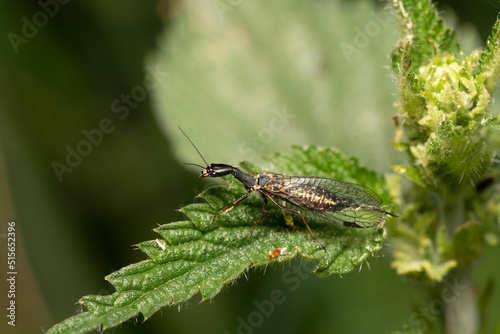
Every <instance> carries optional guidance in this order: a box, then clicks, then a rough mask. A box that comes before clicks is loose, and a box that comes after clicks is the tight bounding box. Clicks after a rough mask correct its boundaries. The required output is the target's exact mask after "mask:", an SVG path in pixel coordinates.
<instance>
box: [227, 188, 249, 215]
mask: <svg viewBox="0 0 500 334" xmlns="http://www.w3.org/2000/svg"><path fill="white" fill-rule="evenodd" d="M248 195H250V192H247V193H246V194H245V195H243V196H241V197H240V198H238V199H237V200H236V201H234V202H233V203H232V204H230V205H228V206H226V207H225V208H224V209H222V210H221V212H228V211H229V210H231V209H232V208H234V207H235V206H236V205H237V204H238V203H239V202H241V201H243V200H244V199H246V198H247V197H248Z"/></svg>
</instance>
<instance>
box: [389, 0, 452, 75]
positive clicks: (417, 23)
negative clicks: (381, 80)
mask: <svg viewBox="0 0 500 334" xmlns="http://www.w3.org/2000/svg"><path fill="white" fill-rule="evenodd" d="M391 5H392V9H393V11H394V12H395V14H396V19H397V20H398V22H399V26H400V30H401V34H402V39H401V42H400V43H402V44H407V43H408V44H409V45H410V47H411V51H410V55H411V63H410V66H411V68H412V69H413V71H414V72H415V71H417V70H418V68H419V67H420V66H421V65H422V64H425V63H427V62H428V61H429V60H430V59H431V58H433V57H434V56H435V55H436V54H439V53H441V52H449V53H455V52H457V51H458V50H459V47H458V43H457V42H456V40H455V32H454V31H453V30H452V29H450V28H448V27H446V26H445V23H444V21H443V19H442V18H441V17H440V16H439V13H438V12H437V10H436V8H435V7H434V5H433V4H432V1H430V0H424V1H422V0H392V2H391ZM403 49H404V48H403ZM398 60H399V59H398V57H396V58H395V59H394V60H393V65H394V68H398V65H397V63H396V64H395V63H394V61H396V62H397V61H398Z"/></svg>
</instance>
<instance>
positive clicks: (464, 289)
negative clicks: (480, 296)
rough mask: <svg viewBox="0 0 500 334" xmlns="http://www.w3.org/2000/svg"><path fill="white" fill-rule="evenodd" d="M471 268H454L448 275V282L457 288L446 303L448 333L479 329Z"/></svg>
mask: <svg viewBox="0 0 500 334" xmlns="http://www.w3.org/2000/svg"><path fill="white" fill-rule="evenodd" d="M469 269H470V268H462V269H458V270H454V271H453V272H451V273H450V274H449V275H448V278H447V280H448V284H450V283H451V285H452V286H453V287H455V288H456V289H455V291H454V292H455V294H454V298H453V299H452V300H451V301H450V302H449V303H446V304H445V305H446V306H445V312H444V317H445V326H446V334H475V333H477V332H478V330H479V311H478V303H477V296H476V293H475V291H474V288H473V282H472V277H471V273H470V270H469ZM452 289H453V288H452ZM443 291H444V290H443Z"/></svg>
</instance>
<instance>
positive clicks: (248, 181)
mask: <svg viewBox="0 0 500 334" xmlns="http://www.w3.org/2000/svg"><path fill="white" fill-rule="evenodd" d="M231 174H233V175H234V177H235V178H236V179H237V180H238V181H240V182H241V183H243V184H244V185H245V186H246V187H251V186H253V185H255V182H256V181H255V177H253V176H252V175H250V174H248V173H245V172H244V171H242V170H241V169H239V168H236V167H233V171H232V173H231Z"/></svg>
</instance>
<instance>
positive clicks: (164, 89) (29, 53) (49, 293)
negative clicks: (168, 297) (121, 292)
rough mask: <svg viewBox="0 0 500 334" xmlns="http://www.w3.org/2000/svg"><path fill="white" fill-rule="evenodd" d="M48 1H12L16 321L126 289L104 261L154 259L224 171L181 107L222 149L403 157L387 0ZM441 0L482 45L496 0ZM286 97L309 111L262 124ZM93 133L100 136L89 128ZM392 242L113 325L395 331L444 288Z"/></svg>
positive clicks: (7, 202)
mask: <svg viewBox="0 0 500 334" xmlns="http://www.w3.org/2000/svg"><path fill="white" fill-rule="evenodd" d="M46 3H49V4H50V5H47V6H45V8H44V7H43V6H41V5H40V3H37V2H33V1H16V2H8V1H5V0H4V1H1V2H0V16H1V17H0V27H1V31H2V33H3V35H4V38H3V44H2V47H1V49H0V71H1V72H0V73H1V75H0V85H1V89H0V133H1V141H0V143H1V146H0V186H1V187H0V247H1V250H2V252H1V254H2V255H1V259H0V263H1V265H0V268H1V269H2V272H5V273H6V272H7V269H6V268H5V263H6V260H4V258H6V255H4V254H6V253H7V251H6V247H5V246H6V239H5V236H6V235H5V234H6V233H7V222H8V221H15V222H16V232H17V239H16V249H17V253H16V257H17V271H18V275H17V286H16V290H17V295H16V302H17V326H16V328H15V329H13V328H12V327H9V326H7V324H6V320H5V316H2V319H4V320H2V322H1V324H0V328H6V329H7V330H8V331H7V333H11V332H12V333H14V332H16V333H35V332H40V331H41V330H43V329H47V328H49V327H50V326H51V325H53V324H55V323H56V322H59V321H61V320H63V319H65V318H67V317H69V316H71V315H74V314H75V313H76V312H78V311H79V308H78V306H77V305H75V302H76V301H77V300H78V299H79V298H80V297H81V296H83V295H87V294H100V293H101V294H109V293H111V292H112V287H111V286H109V285H108V284H107V283H106V282H105V281H104V279H103V277H104V276H105V275H107V274H109V273H111V272H112V271H114V270H117V269H119V268H121V267H123V266H126V265H127V264H130V263H134V262H137V261H140V260H142V259H145V255H144V254H142V253H140V252H138V251H136V250H134V248H133V247H132V246H131V245H134V244H136V243H138V242H141V241H144V240H150V239H155V238H156V237H157V236H156V235H155V234H154V233H153V232H152V231H151V230H152V229H153V228H154V227H155V226H157V224H165V223H168V222H171V221H176V220H182V219H184V218H183V216H182V215H181V214H180V213H176V212H175V209H178V208H179V207H181V206H182V205H185V204H188V203H190V202H192V201H193V197H194V196H195V195H196V194H198V193H199V192H200V191H201V190H202V189H203V188H204V187H206V186H207V184H208V183H207V182H206V180H199V179H198V178H197V170H196V169H194V168H186V167H185V166H183V165H182V162H185V161H189V162H196V163H200V160H199V157H197V155H196V153H195V152H193V149H192V148H191V147H190V146H189V144H188V143H187V142H186V140H185V138H183V137H182V136H181V135H180V133H179V131H178V130H177V129H176V127H177V125H181V126H182V127H183V128H184V130H185V131H186V132H188V134H190V135H191V137H192V139H193V140H194V141H195V143H197V145H198V147H199V148H200V150H201V151H202V152H203V153H204V155H205V157H206V158H207V160H210V161H214V162H230V163H236V162H237V161H240V160H243V159H248V160H251V161H254V160H258V159H260V156H261V155H262V154H265V153H269V152H273V151H278V150H285V149H286V148H287V147H288V145H289V144H293V143H299V144H307V143H310V144H320V145H328V146H337V147H340V148H341V149H343V150H344V151H346V152H347V153H349V154H352V155H353V156H356V157H358V158H359V159H360V160H361V162H362V163H364V164H366V165H368V166H371V167H372V168H374V169H375V170H377V171H379V172H389V171H390V165H391V164H393V163H401V162H404V157H401V156H399V155H398V154H396V153H395V152H394V151H393V150H392V148H391V140H392V137H393V130H392V123H391V118H390V117H391V115H393V114H394V113H395V109H394V107H393V103H394V102H395V101H396V100H397V91H396V87H395V86H396V84H395V82H394V80H393V77H392V76H391V75H392V73H391V72H390V70H389V68H388V67H389V62H390V60H389V55H390V52H391V50H392V48H393V47H394V45H395V44H394V43H395V40H396V38H397V32H396V31H395V30H396V29H395V25H394V24H393V23H387V25H385V22H384V23H383V22H382V21H378V20H377V18H376V17H375V16H374V15H377V13H383V12H382V8H383V6H382V4H381V3H379V2H375V1H371V2H370V1H361V0H359V1H299V0H297V1H288V2H284V1H277V2H275V3H273V4H272V5H271V4H270V3H269V4H268V3H266V2H258V1H253V0H252V1H245V0H242V1H189V2H183V1H172V0H170V1H167V0H165V1H141V2H139V1H121V2H119V3H118V2H100V1H86V2H77V1H73V2H71V1H70V2H68V3H67V4H59V3H58V2H56V1H55V0H54V1H47V2H46ZM55 4H57V5H55ZM439 6H440V7H439V8H440V9H441V10H443V12H444V13H445V14H446V15H445V17H446V18H447V20H448V21H449V22H450V24H454V25H456V26H457V29H458V33H459V40H460V41H462V42H463V44H464V47H465V49H466V50H467V51H470V50H471V49H472V48H473V47H477V46H478V45H481V43H484V41H485V39H486V37H487V36H488V34H489V32H490V29H491V26H492V24H493V23H494V22H495V19H496V17H497V14H498V12H499V5H498V4H494V3H492V2H490V1H478V2H474V3H473V2H470V1H465V0H464V1H440V3H439ZM40 12H45V13H46V14H45V16H44V14H40ZM23 18H24V19H23ZM44 18H46V20H44ZM27 21H30V22H31V23H33V22H35V23H37V25H38V27H37V26H36V25H35V26H34V29H33V28H30V27H27V26H26V22H27ZM370 22H371V23H370ZM368 23H370V24H372V26H371V28H370V27H368V26H367V24H368ZM377 23H378V24H379V28H380V30H379V31H377V30H376V28H377V27H376V24H377ZM367 27H368V29H375V30H370V31H371V32H373V34H372V36H369V37H368V39H367V41H366V42H367V43H365V44H366V45H363V46H362V47H358V48H357V52H355V53H353V54H351V55H349V56H346V52H348V53H349V52H350V51H352V50H353V49H349V48H348V46H347V44H349V45H350V46H351V47H352V46H356V42H362V41H360V40H356V38H360V37H359V34H360V33H359V31H366V29H367ZM357 29H360V30H357ZM363 29H365V30H363ZM13 34H16V35H13ZM23 34H24V36H27V37H23ZM16 36H17V37H16ZM287 36H289V37H290V39H289V40H287V39H286V38H287ZM13 41H14V42H13ZM287 43H288V44H287ZM342 43H344V44H342ZM284 45H285V46H287V47H284ZM342 45H343V46H342ZM358 46H359V45H358ZM346 47H347V48H348V49H346ZM308 50H310V51H311V52H309V51H308ZM318 50H320V52H319V51H318ZM346 50H347V51H346ZM250 53H251V54H250ZM292 56H293V57H292ZM294 61H295V63H294ZM294 64H295V65H296V66H295V67H294ZM146 67H149V69H150V71H153V72H154V71H156V73H157V75H156V76H155V77H153V78H156V79H157V80H158V85H156V84H154V82H155V81H154V80H153V81H148V80H149V79H150V78H151V77H149V76H148V73H150V72H148V71H147V70H145V68H146ZM145 80H146V81H145ZM148 87H149V88H148ZM145 88H147V89H145ZM116 101H118V102H116ZM276 110H278V111H280V110H281V111H283V110H287V111H288V112H290V114H291V115H293V116H294V117H295V118H290V120H289V123H286V126H285V127H284V128H283V130H279V131H275V132H274V133H272V134H271V135H270V136H269V134H267V133H264V132H259V131H262V129H265V128H269V127H270V124H271V123H270V122H271V120H272V118H273V117H275V116H276V112H277V111H276ZM106 119H108V120H109V121H108V124H107V125H103V123H102V122H103V120H104V122H106ZM99 127H104V130H106V129H107V130H108V133H102V135H98V134H97V132H96V130H95V129H98V128H99ZM85 133H91V134H93V136H94V137H92V138H93V140H94V141H95V143H96V144H95V145H92V146H90V147H85V145H84V144H82V141H83V140H86V135H85ZM252 133H257V134H259V135H261V137H249V136H251V134H252ZM266 135H267V136H266ZM79 145H80V146H79ZM245 145H247V146H245ZM68 147H69V149H70V150H71V149H75V150H78V148H80V149H81V150H83V151H85V150H86V152H87V153H88V154H87V155H86V156H83V157H82V158H81V161H77V160H74V161H73V163H74V165H75V166H74V167H70V168H71V171H69V169H68V170H67V171H66V172H61V173H62V174H61V175H60V177H58V176H57V175H56V173H55V171H54V162H55V161H56V162H59V163H61V164H65V165H67V162H66V161H65V160H66V158H67V154H68ZM176 157H180V158H176ZM73 159H76V158H73ZM215 160H217V161H215ZM59 166H60V165H59ZM389 244H390V241H388V246H389ZM388 250H389V248H387V250H386V251H385V252H384V253H382V254H380V256H378V257H377V258H372V259H370V260H369V262H370V267H371V269H368V268H367V266H366V265H365V266H364V267H363V268H362V270H361V271H360V273H358V272H353V273H350V274H348V275H345V276H344V277H330V278H327V279H318V278H315V277H313V276H312V275H309V274H307V273H304V272H300V273H299V272H296V273H295V272H292V273H293V274H292V276H288V274H290V273H289V271H290V270H295V268H298V266H297V265H298V264H297V263H296V264H291V265H290V264H288V265H284V266H283V265H277V266H272V267H269V268H266V269H265V270H256V271H251V272H250V273H248V274H247V277H248V278H247V279H245V278H244V277H243V278H241V279H239V280H238V281H237V282H235V284H234V285H231V286H229V287H228V288H227V289H225V290H224V291H223V292H222V293H221V294H220V295H218V296H217V297H216V298H215V299H214V300H212V301H207V302H204V303H201V304H200V303H199V300H200V299H199V297H195V298H194V299H193V300H191V301H190V302H189V303H188V304H187V305H181V306H180V309H181V311H180V312H179V311H178V308H177V307H171V308H165V309H163V310H162V312H160V313H158V314H155V315H154V316H153V317H152V318H151V319H149V320H148V321H146V322H144V323H143V322H142V321H143V319H141V318H138V319H137V320H131V321H129V322H128V323H127V324H124V325H122V326H119V327H118V328H115V329H113V330H112V332H113V333H135V332H138V333H139V332H140V333H164V332H173V333H197V332H200V331H203V332H204V333H237V332H238V329H239V330H240V332H242V333H250V331H252V332H255V333H277V332H279V333H304V332H306V331H307V332H309V333H366V332H371V333H391V332H393V331H396V330H401V329H402V328H403V325H404V324H407V323H408V322H409V319H411V315H412V313H413V312H414V307H415V306H416V305H419V303H420V302H422V303H423V305H426V303H427V304H428V303H429V301H424V300H423V299H422V297H421V296H420V295H419V293H418V289H417V288H418V286H417V285H415V284H413V283H411V282H408V281H405V280H403V279H401V278H399V277H397V275H396V274H395V273H394V272H393V271H392V270H391V269H390V268H389V261H390V256H389V251H388ZM499 255H500V252H499V251H498V249H491V250H488V251H487V252H486V254H485V256H484V257H483V258H482V259H481V260H480V262H478V264H477V281H478V288H480V287H482V285H484V282H485V281H486V280H487V279H488V278H491V277H493V278H494V279H496V280H497V282H498V279H499V278H500V274H499V270H498V260H497V259H498V256H499ZM264 271H265V275H263V272H264ZM285 277H293V278H294V280H293V283H292V282H291V281H288V280H287V279H286V278H285ZM0 286H1V287H2V290H1V291H0V293H1V296H0V300H1V301H2V304H1V305H2V309H3V310H5V308H4V307H6V305H7V304H6V303H7V298H6V292H5V291H4V288H3V287H4V284H3V283H2V285H0ZM275 289H279V290H281V291H283V293H284V296H285V298H286V301H285V302H283V303H282V304H279V305H275V309H274V310H273V311H272V312H271V313H272V314H270V315H269V316H263V317H262V319H263V320H262V324H260V323H259V325H258V326H256V327H255V328H254V327H252V328H250V327H246V328H242V327H240V328H238V326H239V325H240V324H241V320H240V319H244V321H247V322H248V321H249V317H250V319H253V321H257V320H258V319H259V318H258V317H256V316H255V312H256V310H258V307H257V306H256V303H257V304H259V303H261V302H262V301H264V300H269V298H270V295H271V293H272V291H273V290H275ZM498 297H499V293H498V291H495V292H494V298H493V304H492V306H491V314H492V316H494V315H497V316H498V314H500V302H499V299H500V298H498ZM252 317H254V318H252ZM489 328H490V330H491V328H493V321H492V319H490V321H489ZM2 333H5V331H3V330H2Z"/></svg>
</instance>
